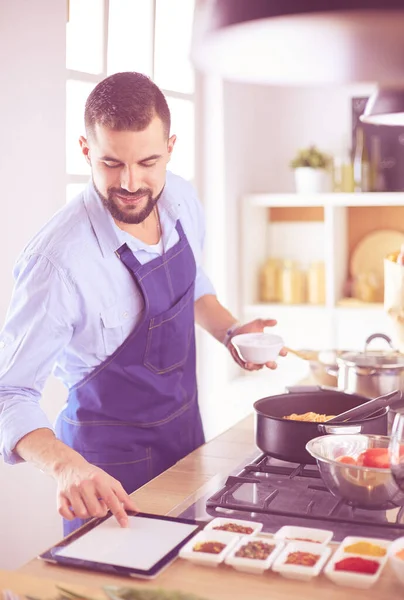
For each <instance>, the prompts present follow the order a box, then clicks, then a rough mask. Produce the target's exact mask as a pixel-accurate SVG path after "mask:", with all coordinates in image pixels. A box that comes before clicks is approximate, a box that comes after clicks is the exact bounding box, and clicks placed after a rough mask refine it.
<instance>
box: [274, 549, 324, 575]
mask: <svg viewBox="0 0 404 600" xmlns="http://www.w3.org/2000/svg"><path fill="white" fill-rule="evenodd" d="M295 552H308V553H310V554H314V555H316V556H318V559H317V561H316V563H315V564H314V565H312V566H306V565H299V564H287V563H286V560H287V558H288V556H289V555H290V554H294V553H295ZM330 555H331V549H330V548H329V547H328V546H325V545H324V544H318V543H315V542H314V543H313V542H289V543H288V544H286V546H285V547H284V548H283V550H282V551H281V553H280V554H279V555H278V557H277V558H276V560H275V562H274V563H273V565H272V570H273V571H275V572H276V573H280V574H281V575H283V577H287V578H289V579H302V580H305V581H308V580H309V579H311V578H312V577H316V576H317V575H318V574H319V573H320V572H321V570H322V568H323V566H324V565H325V563H326V562H327V560H328V559H329V557H330Z"/></svg>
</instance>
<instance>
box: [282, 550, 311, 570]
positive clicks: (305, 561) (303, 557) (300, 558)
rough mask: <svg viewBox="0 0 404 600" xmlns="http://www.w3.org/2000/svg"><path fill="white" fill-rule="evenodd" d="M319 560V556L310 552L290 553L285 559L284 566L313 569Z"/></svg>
mask: <svg viewBox="0 0 404 600" xmlns="http://www.w3.org/2000/svg"><path fill="white" fill-rule="evenodd" d="M319 558H320V555H319V554H312V553H311V552H300V551H298V552H290V554H288V556H287V558H286V561H285V564H286V565H300V566H302V567H314V565H315V564H316V562H317V561H318V559H319Z"/></svg>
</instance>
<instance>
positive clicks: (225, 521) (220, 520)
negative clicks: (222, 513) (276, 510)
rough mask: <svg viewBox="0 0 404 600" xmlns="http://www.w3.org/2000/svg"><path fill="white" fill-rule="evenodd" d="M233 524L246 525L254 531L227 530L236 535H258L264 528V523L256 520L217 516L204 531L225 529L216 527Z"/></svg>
mask: <svg viewBox="0 0 404 600" xmlns="http://www.w3.org/2000/svg"><path fill="white" fill-rule="evenodd" d="M232 524H234V525H236V526H238V527H240V528H241V527H243V528H244V527H246V528H248V529H251V530H252V531H251V532H248V533H247V532H246V533H243V532H241V531H227V533H234V534H236V535H242V536H246V535H256V534H257V533H259V532H260V531H261V529H262V523H257V522H256V521H241V520H240V519H229V518H227V517H217V518H216V519H213V520H212V521H210V522H209V523H208V524H207V525H205V527H204V528H203V530H204V531H210V530H214V531H225V530H222V529H216V527H223V526H226V525H232Z"/></svg>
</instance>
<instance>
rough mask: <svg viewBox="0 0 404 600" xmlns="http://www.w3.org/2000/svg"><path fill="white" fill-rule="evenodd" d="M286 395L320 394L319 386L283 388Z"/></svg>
mask: <svg viewBox="0 0 404 600" xmlns="http://www.w3.org/2000/svg"><path fill="white" fill-rule="evenodd" d="M285 390H286V393H287V394H301V393H302V392H319V391H320V392H321V391H322V388H321V385H292V386H291V387H287V388H285Z"/></svg>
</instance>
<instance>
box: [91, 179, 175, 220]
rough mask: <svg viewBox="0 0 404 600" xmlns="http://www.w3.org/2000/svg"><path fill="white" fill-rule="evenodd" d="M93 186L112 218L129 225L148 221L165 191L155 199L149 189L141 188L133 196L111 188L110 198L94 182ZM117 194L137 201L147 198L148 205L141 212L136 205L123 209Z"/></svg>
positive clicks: (124, 191)
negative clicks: (119, 204) (116, 197)
mask: <svg viewBox="0 0 404 600" xmlns="http://www.w3.org/2000/svg"><path fill="white" fill-rule="evenodd" d="M93 185H94V188H95V191H96V192H97V194H98V195H99V197H100V198H101V200H102V203H103V204H104V206H105V208H107V209H108V210H109V212H110V213H111V215H112V217H113V218H114V219H115V220H116V221H119V222H120V223H127V224H129V225H137V224H139V223H142V222H143V221H144V220H145V219H147V217H148V216H149V215H150V213H151V212H152V211H153V208H154V207H155V205H156V204H157V201H158V199H159V198H160V196H161V194H162V193H163V190H161V192H160V193H159V194H158V195H157V196H156V197H155V198H153V196H152V192H151V190H149V189H147V188H140V189H139V190H137V192H135V193H133V194H131V193H130V192H128V191H127V190H122V189H121V188H109V189H108V196H103V195H102V194H101V192H100V190H99V189H98V188H97V186H96V185H95V183H94V181H93ZM163 189H164V188H163ZM115 194H118V195H119V196H122V197H125V198H128V199H133V200H137V199H138V198H140V197H142V196H147V203H146V206H145V207H144V208H142V209H141V210H140V211H139V210H138V209H137V206H136V205H135V206H134V207H131V206H130V205H128V206H127V208H125V209H121V208H120V207H119V206H118V204H117V202H119V200H116V199H115V198H114V196H115Z"/></svg>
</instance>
